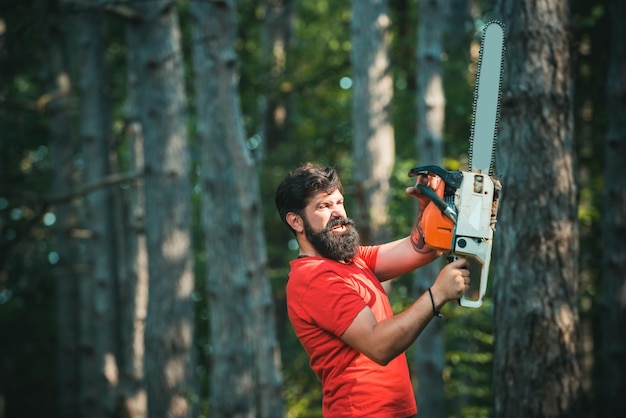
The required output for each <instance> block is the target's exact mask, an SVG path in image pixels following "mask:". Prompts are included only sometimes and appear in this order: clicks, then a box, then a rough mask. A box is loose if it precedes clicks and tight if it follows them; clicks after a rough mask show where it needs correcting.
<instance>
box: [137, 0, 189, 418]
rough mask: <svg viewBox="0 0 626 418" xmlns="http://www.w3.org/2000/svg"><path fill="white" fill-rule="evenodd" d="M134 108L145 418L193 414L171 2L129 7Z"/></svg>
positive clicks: (185, 178) (179, 73) (185, 176)
mask: <svg viewBox="0 0 626 418" xmlns="http://www.w3.org/2000/svg"><path fill="white" fill-rule="evenodd" d="M133 7H134V10H135V12H136V13H137V16H139V17H140V20H138V21H135V22H132V23H131V24H130V25H129V27H128V28H129V30H130V32H131V33H132V35H131V36H134V37H137V39H138V44H139V45H138V49H136V50H134V51H133V53H135V54H136V61H133V62H134V63H135V64H136V65H137V69H136V71H137V74H138V77H139V90H138V103H139V106H140V108H141V127H142V131H143V135H144V140H145V142H144V158H145V180H144V181H145V183H144V184H145V205H146V211H145V226H146V240H147V241H146V242H147V250H148V273H149V277H150V286H149V295H148V312H147V321H146V328H145V347H146V351H145V359H144V365H145V382H146V388H147V394H148V414H149V416H150V417H168V418H172V417H187V416H190V415H191V414H192V410H191V405H190V404H189V393H193V392H194V391H195V388H194V387H193V327H194V319H193V318H194V306H193V300H192V292H193V289H194V280H193V273H192V268H191V260H192V259H191V235H190V213H191V210H190V203H191V196H190V182H189V171H190V164H189V155H188V148H187V129H186V124H187V117H186V109H185V106H186V97H185V91H184V79H183V63H182V58H183V57H182V48H181V44H180V31H179V27H178V18H177V14H176V2H174V1H156V0H155V1H150V2H138V3H133Z"/></svg>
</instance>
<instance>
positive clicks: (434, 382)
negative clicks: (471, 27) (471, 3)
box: [413, 0, 447, 418]
mask: <svg viewBox="0 0 626 418" xmlns="http://www.w3.org/2000/svg"><path fill="white" fill-rule="evenodd" d="M446 11H447V1H441V0H422V1H420V2H419V24H418V30H417V51H416V58H417V75H416V85H417V91H416V94H417V106H416V108H417V135H416V145H417V156H418V161H419V164H418V165H437V166H440V165H441V163H442V159H443V129H444V115H445V96H444V91H443V70H442V54H443V46H442V38H443V31H444V27H445V15H446ZM417 206H418V205H417V204H416V205H415V207H416V213H417ZM440 267H441V266H440V263H439V262H436V261H435V262H433V263H431V264H429V265H427V266H424V267H422V268H420V269H418V270H416V271H415V274H414V297H416V298H417V297H419V296H420V295H422V294H423V293H424V292H425V291H426V290H427V289H428V288H429V287H430V286H431V284H432V283H433V281H434V279H435V278H436V277H437V275H438V274H439V270H440ZM442 332H443V322H442V321H438V320H433V321H431V322H430V324H428V326H427V327H426V328H425V329H424V331H422V334H421V335H420V337H419V338H418V339H417V340H416V341H415V344H414V345H413V347H414V350H415V370H416V377H417V385H416V386H415V395H416V399H417V402H418V408H419V411H420V417H424V418H435V417H437V418H438V417H443V416H444V405H445V399H444V391H443V368H444V366H445V358H444V343H443V335H442Z"/></svg>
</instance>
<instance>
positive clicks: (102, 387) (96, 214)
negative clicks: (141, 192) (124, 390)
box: [69, 10, 119, 417]
mask: <svg viewBox="0 0 626 418" xmlns="http://www.w3.org/2000/svg"><path fill="white" fill-rule="evenodd" d="M72 16H73V17H72V24H71V25H70V26H69V28H70V30H71V31H72V32H71V34H72V39H73V41H74V42H75V48H73V50H74V51H75V53H76V57H77V62H78V63H80V65H79V66H77V73H78V74H77V77H76V78H77V80H78V88H77V93H78V100H79V103H80V109H81V111H80V114H79V135H80V142H81V145H82V152H83V159H84V161H85V164H84V170H83V177H82V180H83V183H84V184H91V183H95V182H97V181H99V180H101V179H102V178H104V177H105V176H107V175H108V174H109V173H110V171H109V162H108V158H109V143H108V142H109V138H110V135H109V134H110V129H109V126H110V121H109V117H108V115H109V109H108V103H107V100H106V97H105V91H106V89H107V84H106V83H107V82H106V79H107V76H106V72H105V64H104V46H103V45H104V40H103V37H104V34H103V30H104V27H103V24H102V16H101V15H100V14H99V13H98V12H97V11H88V10H87V11H81V12H79V13H76V14H73V15H72ZM112 203H113V201H112V195H111V189H110V188H109V187H104V188H101V189H98V190H96V191H93V192H91V193H89V194H88V195H87V196H86V197H85V199H84V204H83V219H82V223H83V225H85V233H86V237H85V247H86V254H87V263H88V266H89V269H88V277H87V280H84V281H83V288H84V290H85V292H84V297H85V299H84V300H83V302H84V303H85V306H86V307H88V308H87V309H90V310H91V312H90V314H89V317H90V318H91V321H90V325H89V326H88V327H86V328H85V332H87V335H85V336H84V341H85V342H87V344H88V345H89V346H90V347H92V350H93V357H94V358H93V361H94V366H95V368H94V370H93V372H94V374H95V375H94V376H92V377H90V379H89V380H90V381H93V383H94V387H93V388H92V389H93V390H92V393H94V395H95V396H94V397H93V401H95V405H96V413H97V415H96V416H98V417H110V416H112V415H113V412H114V410H115V392H116V389H117V384H118V382H119V374H118V356H117V352H118V345H117V335H118V334H117V325H118V323H117V311H116V310H117V304H116V299H117V298H116V292H117V283H116V281H117V277H116V270H115V266H116V265H117V260H116V257H115V253H114V244H113V239H114V236H113V232H114V228H113V212H112V211H111V206H112Z"/></svg>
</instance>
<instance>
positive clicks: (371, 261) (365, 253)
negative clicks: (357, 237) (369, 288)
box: [358, 245, 379, 271]
mask: <svg viewBox="0 0 626 418" xmlns="http://www.w3.org/2000/svg"><path fill="white" fill-rule="evenodd" d="M378 248H379V246H378V245H364V246H360V247H359V252H358V256H359V257H360V258H361V259H362V260H363V262H364V263H365V264H366V265H367V267H369V269H370V270H372V271H376V259H377V258H378Z"/></svg>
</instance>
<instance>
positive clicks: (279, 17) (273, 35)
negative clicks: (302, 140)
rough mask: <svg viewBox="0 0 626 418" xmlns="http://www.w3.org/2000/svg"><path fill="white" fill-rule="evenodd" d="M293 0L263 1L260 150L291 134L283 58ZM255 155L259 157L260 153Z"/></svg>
mask: <svg viewBox="0 0 626 418" xmlns="http://www.w3.org/2000/svg"><path fill="white" fill-rule="evenodd" d="M295 12H296V1H295V0H264V20H263V31H262V42H261V45H262V50H263V58H264V60H263V61H264V64H265V65H264V66H263V68H264V76H263V78H266V79H267V83H266V84H265V88H266V90H265V91H264V94H263V95H262V96H261V97H260V100H261V101H262V103H263V105H262V106H261V113H262V118H261V120H262V132H261V134H262V140H261V150H266V151H267V150H272V149H275V148H276V147H277V146H278V144H280V143H284V142H285V141H287V140H288V139H289V138H290V137H292V136H293V133H292V130H293V127H292V126H291V124H292V123H293V122H292V119H293V118H292V113H293V110H294V109H293V101H292V98H291V96H292V92H291V88H290V87H289V83H288V81H287V76H288V73H287V69H288V66H287V60H288V59H289V56H288V55H289V49H290V48H291V47H293V43H294V38H293V31H294V29H293V21H294V16H295ZM258 154H261V155H259V156H257V159H262V158H263V156H264V154H265V153H264V152H263V153H258Z"/></svg>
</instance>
